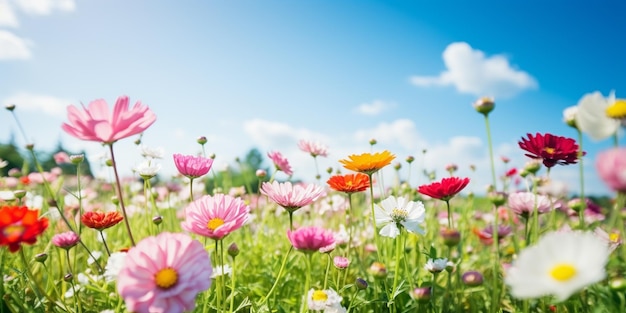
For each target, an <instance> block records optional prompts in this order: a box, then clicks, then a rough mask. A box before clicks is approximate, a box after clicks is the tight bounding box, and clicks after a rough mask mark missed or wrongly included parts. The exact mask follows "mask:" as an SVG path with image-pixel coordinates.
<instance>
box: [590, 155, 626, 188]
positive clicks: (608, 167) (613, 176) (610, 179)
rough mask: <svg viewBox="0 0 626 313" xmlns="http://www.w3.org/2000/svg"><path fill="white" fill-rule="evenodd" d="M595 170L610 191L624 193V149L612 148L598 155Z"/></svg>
mask: <svg viewBox="0 0 626 313" xmlns="http://www.w3.org/2000/svg"><path fill="white" fill-rule="evenodd" d="M596 169H597V170H598V175H600V178H602V180H603V181H604V183H605V184H607V185H608V186H609V187H610V188H611V189H613V190H615V191H617V192H626V148H612V149H609V150H605V151H601V152H600V153H598V156H597V159H596Z"/></svg>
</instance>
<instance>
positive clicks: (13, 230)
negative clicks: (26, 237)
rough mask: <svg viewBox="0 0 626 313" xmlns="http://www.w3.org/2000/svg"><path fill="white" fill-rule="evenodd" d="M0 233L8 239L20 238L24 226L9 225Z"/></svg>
mask: <svg viewBox="0 0 626 313" xmlns="http://www.w3.org/2000/svg"><path fill="white" fill-rule="evenodd" d="M2 232H3V233H4V236H5V237H8V238H16V237H20V236H22V233H24V226H22V225H21V224H11V225H9V226H7V227H5V228H4V229H3V230H2Z"/></svg>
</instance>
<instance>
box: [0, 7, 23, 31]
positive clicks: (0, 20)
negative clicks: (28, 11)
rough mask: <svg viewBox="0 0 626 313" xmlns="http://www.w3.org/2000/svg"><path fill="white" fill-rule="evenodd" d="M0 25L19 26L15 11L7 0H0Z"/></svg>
mask: <svg viewBox="0 0 626 313" xmlns="http://www.w3.org/2000/svg"><path fill="white" fill-rule="evenodd" d="M0 26H9V27H17V26H19V23H18V21H17V17H16V16H15V11H13V8H12V7H11V4H9V1H8V0H0Z"/></svg>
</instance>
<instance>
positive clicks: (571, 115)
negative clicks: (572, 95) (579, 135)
mask: <svg viewBox="0 0 626 313" xmlns="http://www.w3.org/2000/svg"><path fill="white" fill-rule="evenodd" d="M577 113H578V106H576V105H574V106H571V107H569V108H566V109H565V110H563V122H565V124H567V125H569V126H572V127H576V114H577Z"/></svg>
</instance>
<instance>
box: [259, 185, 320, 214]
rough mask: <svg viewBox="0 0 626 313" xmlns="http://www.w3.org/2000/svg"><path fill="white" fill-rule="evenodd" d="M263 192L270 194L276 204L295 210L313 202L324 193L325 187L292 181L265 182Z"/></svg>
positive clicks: (291, 210) (262, 187) (290, 210)
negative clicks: (293, 182) (297, 183)
mask: <svg viewBox="0 0 626 313" xmlns="http://www.w3.org/2000/svg"><path fill="white" fill-rule="evenodd" d="M261 193H262V194H264V195H266V196H268V197H269V198H270V199H272V201H274V202H276V204H278V205H280V206H282V207H283V208H285V210H287V211H289V212H293V211H295V210H297V209H299V208H301V207H303V206H305V205H309V204H311V203H313V201H315V200H317V199H318V198H319V197H321V196H323V195H324V188H322V187H321V186H318V185H315V184H309V185H306V187H303V185H292V184H291V182H284V183H279V182H276V181H274V182H272V183H268V182H264V183H263V185H262V186H261Z"/></svg>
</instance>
